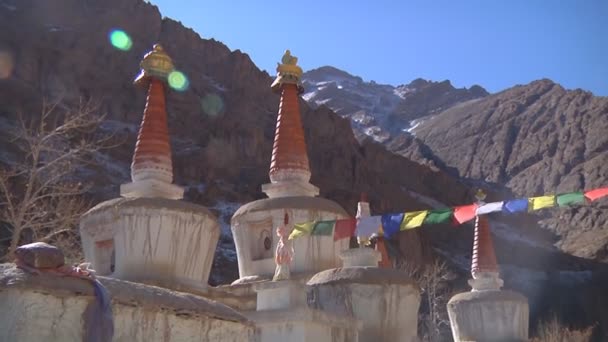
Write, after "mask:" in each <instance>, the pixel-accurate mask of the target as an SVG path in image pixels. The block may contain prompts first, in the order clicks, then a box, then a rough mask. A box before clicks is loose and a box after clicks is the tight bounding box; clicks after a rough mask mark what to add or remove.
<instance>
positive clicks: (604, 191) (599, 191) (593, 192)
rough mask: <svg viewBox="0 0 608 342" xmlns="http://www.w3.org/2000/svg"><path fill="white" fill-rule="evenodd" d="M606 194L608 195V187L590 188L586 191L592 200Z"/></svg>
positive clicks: (586, 194) (586, 195)
mask: <svg viewBox="0 0 608 342" xmlns="http://www.w3.org/2000/svg"><path fill="white" fill-rule="evenodd" d="M604 196H608V187H605V188H599V189H594V190H589V191H587V192H585V197H587V198H588V199H589V200H590V201H595V200H597V199H600V198H602V197H604Z"/></svg>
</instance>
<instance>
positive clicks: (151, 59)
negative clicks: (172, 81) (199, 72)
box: [135, 44, 175, 83]
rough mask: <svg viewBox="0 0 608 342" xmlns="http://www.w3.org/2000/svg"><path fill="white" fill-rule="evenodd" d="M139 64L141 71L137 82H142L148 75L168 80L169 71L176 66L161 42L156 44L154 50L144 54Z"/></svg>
mask: <svg viewBox="0 0 608 342" xmlns="http://www.w3.org/2000/svg"><path fill="white" fill-rule="evenodd" d="M139 66H140V68H141V72H140V74H139V76H137V78H136V79H135V83H138V82H140V81H141V80H142V79H144V78H146V77H158V78H160V79H163V80H166V79H167V76H168V75H169V73H171V71H173V70H174V68H175V67H174V65H173V61H172V60H171V57H169V55H167V53H166V52H165V50H164V49H163V47H162V46H161V45H160V44H154V47H153V48H152V51H150V52H148V53H147V54H146V55H145V56H144V58H143V59H142V61H141V63H139Z"/></svg>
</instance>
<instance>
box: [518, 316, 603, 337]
mask: <svg viewBox="0 0 608 342" xmlns="http://www.w3.org/2000/svg"><path fill="white" fill-rule="evenodd" d="M594 328H595V326H590V327H587V328H584V329H581V330H574V329H572V328H570V327H567V326H565V325H563V324H562V323H561V322H560V321H559V319H557V317H553V318H552V319H550V320H549V321H546V322H541V323H540V324H539V325H538V328H537V331H536V336H537V337H536V338H533V339H531V340H530V341H531V342H590V341H591V337H592V335H593V329H594Z"/></svg>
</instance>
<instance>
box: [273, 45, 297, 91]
mask: <svg viewBox="0 0 608 342" xmlns="http://www.w3.org/2000/svg"><path fill="white" fill-rule="evenodd" d="M302 73H303V72H302V68H300V67H299V66H298V57H296V56H292V55H291V51H289V50H285V54H283V58H281V63H277V78H276V79H275V80H274V82H273V83H272V85H271V88H272V90H274V91H279V89H280V88H281V85H282V84H285V83H290V84H295V85H297V86H298V91H299V92H300V93H302V92H303V91H304V89H303V88H302V85H301V83H300V78H301V77H302Z"/></svg>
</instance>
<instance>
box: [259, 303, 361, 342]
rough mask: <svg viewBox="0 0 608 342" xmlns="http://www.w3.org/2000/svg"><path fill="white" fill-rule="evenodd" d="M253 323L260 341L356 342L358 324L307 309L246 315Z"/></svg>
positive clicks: (353, 320) (347, 319) (352, 320)
mask: <svg viewBox="0 0 608 342" xmlns="http://www.w3.org/2000/svg"><path fill="white" fill-rule="evenodd" d="M247 317H248V318H249V319H251V320H252V321H254V322H255V325H256V327H257V331H258V334H259V336H260V341H268V342H271V341H277V342H279V341H289V342H325V341H327V342H357V341H359V339H358V335H357V332H358V330H359V327H360V324H359V323H358V322H357V321H356V320H355V319H352V318H349V317H339V316H336V315H332V314H329V313H326V312H323V311H319V310H314V309H310V308H306V307H303V308H296V309H291V310H268V311H256V312H252V313H249V314H248V315H247Z"/></svg>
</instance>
